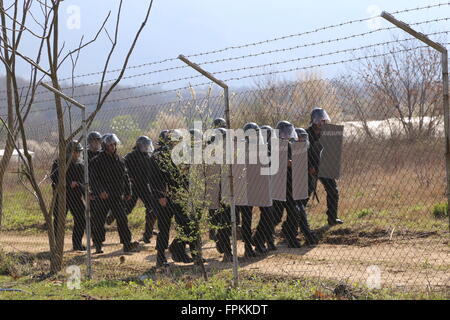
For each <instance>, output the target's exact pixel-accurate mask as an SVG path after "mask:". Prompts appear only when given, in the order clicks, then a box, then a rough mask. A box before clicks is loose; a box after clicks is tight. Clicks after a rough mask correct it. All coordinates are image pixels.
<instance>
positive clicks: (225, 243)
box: [207, 127, 233, 262]
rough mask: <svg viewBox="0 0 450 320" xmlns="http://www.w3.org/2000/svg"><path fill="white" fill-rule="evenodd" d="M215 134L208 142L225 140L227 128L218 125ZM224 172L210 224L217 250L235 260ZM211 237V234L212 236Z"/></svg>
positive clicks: (211, 212)
mask: <svg viewBox="0 0 450 320" xmlns="http://www.w3.org/2000/svg"><path fill="white" fill-rule="evenodd" d="M214 131H215V132H214V135H213V136H212V137H211V139H210V140H209V141H208V142H207V144H214V143H217V141H219V139H218V137H222V141H223V142H224V141H225V138H226V135H227V129H224V128H221V127H218V128H216V129H215V130H214ZM222 178H223V177H222V172H220V173H219V176H218V180H219V182H218V183H219V194H218V199H219V202H220V203H219V208H218V209H210V210H209V219H210V224H211V225H212V227H213V229H212V230H211V231H214V238H213V239H212V240H214V241H215V243H216V248H217V251H218V252H219V253H221V254H223V258H222V262H231V261H233V254H232V250H231V239H230V237H231V208H230V205H229V204H226V203H224V202H223V201H222V196H223V195H222V193H223V190H222V183H221V182H222V181H221V179H222ZM210 239H211V236H210Z"/></svg>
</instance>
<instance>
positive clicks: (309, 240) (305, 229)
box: [299, 210, 319, 246]
mask: <svg viewBox="0 0 450 320" xmlns="http://www.w3.org/2000/svg"><path fill="white" fill-rule="evenodd" d="M299 225H300V230H301V232H302V233H303V236H304V237H305V243H306V245H308V246H315V245H317V244H318V243H319V240H318V239H317V236H316V234H315V233H314V232H313V231H311V228H310V227H309V223H308V215H307V214H306V211H305V210H300V222H299Z"/></svg>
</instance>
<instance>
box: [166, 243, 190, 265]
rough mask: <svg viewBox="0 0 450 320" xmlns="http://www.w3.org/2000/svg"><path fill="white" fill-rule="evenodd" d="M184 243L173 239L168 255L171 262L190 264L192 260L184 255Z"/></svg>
mask: <svg viewBox="0 0 450 320" xmlns="http://www.w3.org/2000/svg"><path fill="white" fill-rule="evenodd" d="M185 246H186V245H185V243H184V242H182V241H180V240H177V239H175V240H174V241H172V244H171V245H170V246H169V251H170V254H171V255H172V260H173V261H175V262H182V263H191V262H193V261H194V260H193V259H192V258H191V257H189V256H188V255H187V253H186V247H185Z"/></svg>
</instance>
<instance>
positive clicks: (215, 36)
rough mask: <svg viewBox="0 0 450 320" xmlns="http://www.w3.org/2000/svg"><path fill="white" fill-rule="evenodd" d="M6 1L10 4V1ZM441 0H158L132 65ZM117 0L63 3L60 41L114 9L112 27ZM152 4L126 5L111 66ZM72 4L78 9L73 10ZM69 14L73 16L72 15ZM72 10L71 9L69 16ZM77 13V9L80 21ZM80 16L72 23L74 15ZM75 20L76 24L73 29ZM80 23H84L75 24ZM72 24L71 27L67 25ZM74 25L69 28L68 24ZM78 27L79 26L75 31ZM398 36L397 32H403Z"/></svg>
mask: <svg viewBox="0 0 450 320" xmlns="http://www.w3.org/2000/svg"><path fill="white" fill-rule="evenodd" d="M7 2H8V1H7ZM439 2H444V1H439V0H420V1H419V0H396V1H391V0H389V1H388V0H379V1H375V0H341V1H331V0H327V1H325V0H322V1H309V0H308V1H303V0H302V1H299V0H276V1H275V0H272V1H270V0H245V1H243V0H239V1H238V0H229V1H218V0H190V1H186V0H155V1H154V6H153V10H152V13H151V17H150V21H149V23H148V25H147V27H146V29H145V31H144V33H143V34H142V36H141V38H140V40H139V42H138V45H137V48H136V50H135V52H134V54H133V56H132V59H131V61H130V64H129V65H130V66H132V65H139V64H143V63H148V62H151V61H159V60H162V59H166V58H172V57H176V56H178V54H181V53H182V54H185V55H189V54H193V53H198V52H204V51H211V50H216V49H221V48H224V47H228V46H236V45H242V44H246V43H252V42H257V41H263V40H266V39H272V38H276V37H281V36H285V35H290V34H296V33H302V32H305V31H310V30H314V29H316V28H320V27H324V26H328V25H333V24H337V23H341V22H346V21H349V20H354V19H361V18H367V17H370V16H371V15H373V14H375V13H376V12H377V11H379V10H386V11H390V12H393V11H397V10H402V9H406V8H414V7H421V6H426V5H428V4H430V5H432V4H436V3H439ZM118 3H119V1H118V0H95V1H88V0H79V1H75V0H66V1H64V2H63V6H62V10H61V12H62V15H61V42H63V41H65V42H66V48H74V47H76V45H77V43H78V41H79V39H80V37H81V36H82V35H85V38H86V39H90V38H91V37H92V36H93V35H94V34H95V33H96V30H97V29H98V27H99V26H100V25H101V23H102V21H103V19H104V17H105V16H106V15H107V13H108V11H109V10H112V14H113V15H112V17H111V18H112V19H110V22H109V27H110V30H112V28H113V24H114V21H115V15H114V13H115V12H116V9H117V7H118ZM147 3H148V1H144V0H125V1H124V9H123V16H122V23H121V30H120V39H119V44H120V45H119V48H118V50H117V53H116V54H115V56H114V57H113V60H112V62H111V68H113V69H115V68H117V67H119V65H120V63H121V62H122V59H123V57H124V55H125V53H126V50H127V49H128V45H129V43H130V42H131V40H132V38H133V36H134V33H135V31H136V30H137V29H138V27H139V25H140V22H141V20H142V18H143V17H144V14H145V8H146V4H147ZM73 6H76V7H75V11H73V8H74V7H73ZM70 9H72V11H70ZM68 10H69V11H70V12H69V11H68ZM77 10H79V20H78V19H76V18H77V17H78V15H77ZM74 17H75V20H73V18H74ZM398 17H399V18H402V19H404V20H405V21H406V22H408V23H414V22H418V21H424V20H428V19H434V18H443V17H450V6H449V5H447V6H443V7H441V8H435V9H429V10H422V11H417V12H411V13H404V14H401V15H398ZM74 21H76V23H75V24H74ZM78 22H79V24H78ZM68 24H69V25H68ZM70 24H72V25H71V26H70ZM74 26H75V27H74ZM388 26H389V25H388V24H387V23H386V22H384V21H378V22H376V21H375V22H374V21H372V22H370V23H368V22H363V23H355V24H352V25H349V26H345V27H340V28H332V29H329V30H326V31H322V32H318V33H315V34H312V35H307V36H303V37H292V38H288V39H286V40H283V41H275V42H270V43H267V44H263V45H259V46H255V47H247V48H244V49H240V50H229V51H226V52H222V53H220V54H214V55H210V56H205V57H197V58H192V59H193V60H194V61H196V62H199V63H200V62H202V61H207V60H214V59H223V58H229V57H233V56H239V55H247V54H254V53H258V52H261V51H267V50H275V49H280V48H289V47H292V46H298V45H302V44H307V43H313V42H317V41H323V40H329V39H335V38H339V37H345V36H348V35H352V34H359V33H363V32H367V31H370V30H373V29H374V28H376V27H381V28H384V27H388ZM417 29H419V30H421V31H423V32H436V31H443V30H450V24H449V22H448V21H443V22H439V23H434V24H428V25H426V26H418V27H417ZM398 34H400V33H398ZM391 39H392V35H391V34H390V33H389V32H376V33H373V34H370V35H367V36H364V37H356V38H352V39H350V40H345V41H339V42H333V43H330V44H327V45H320V46H311V47H306V48H301V49H299V50H290V51H287V52H285V53H279V54H273V55H263V56H260V57H257V58H252V59H245V60H242V61H241V60H240V61H229V62H225V63H221V64H215V65H208V66H205V68H207V69H209V70H210V71H212V72H217V71H221V70H227V69H234V68H242V67H248V66H253V65H258V64H267V63H270V62H277V61H283V60H287V59H295V58H299V57H305V56H310V55H319V54H323V53H326V52H332V51H335V50H342V49H348V48H356V47H359V46H364V45H369V44H374V43H378V42H384V41H389V40H391ZM25 47H26V48H25V49H23V50H24V51H26V52H27V53H28V54H30V55H31V56H32V53H33V52H34V51H35V50H36V44H35V43H33V41H28V42H27V43H26V44H25ZM108 48H109V41H108V38H107V37H106V35H105V34H102V35H101V37H100V38H99V40H98V41H97V43H95V44H93V45H91V46H90V47H89V48H87V49H86V50H84V51H83V53H82V55H81V57H80V62H79V65H78V67H77V70H76V74H84V73H88V72H95V71H100V70H101V68H102V65H103V61H104V59H105V57H106V54H107V52H108V51H107V49H108ZM360 54H361V52H354V53H352V54H351V55H350V56H349V55H346V56H345V57H343V56H342V55H341V56H330V57H324V58H318V59H311V60H305V61H299V62H294V63H288V64H278V65H275V66H270V67H265V68H261V69H252V70H250V71H243V72H236V73H230V74H222V75H221V76H220V77H221V78H225V79H226V78H228V77H233V76H248V75H251V74H258V73H261V72H267V71H275V70H284V69H289V68H292V67H294V68H296V67H299V66H307V65H315V64H321V63H327V62H331V61H335V60H336V61H339V60H343V59H347V58H349V57H352V56H358V55H360ZM178 65H182V63H181V62H174V63H168V64H162V65H157V66H150V67H149V66H146V67H142V68H139V69H132V70H130V71H129V72H127V74H126V75H133V74H138V73H142V72H148V71H151V70H155V69H159V68H166V67H171V66H178ZM345 68H347V66H345V65H337V66H332V67H324V68H319V69H318V70H317V71H319V72H320V73H321V74H323V75H325V76H329V75H334V74H337V73H339V72H342V70H343V69H344V70H345ZM25 70H27V69H25V68H20V72H21V74H23V75H26V72H25ZM69 73H70V63H68V64H66V66H65V67H63V69H62V76H63V77H65V76H68V75H69ZM292 74H296V75H297V74H298V72H296V73H295V72H294V73H291V74H289V73H286V74H283V75H282V76H281V78H288V79H289V78H290V77H292ZM189 75H195V72H190V71H186V70H177V71H175V72H166V73H163V74H153V75H148V76H144V77H136V78H133V79H128V80H125V82H124V83H126V84H129V85H139V84H148V83H154V82H158V81H167V80H171V79H175V78H179V77H185V76H189ZM79 80H80V81H84V82H94V81H98V80H99V77H98V76H92V77H86V78H80V79H79ZM189 81H190V82H191V83H193V84H196V83H201V82H205V81H204V79H192V80H189ZM251 81H254V80H246V81H241V82H237V84H239V85H249V84H251ZM186 84H187V80H185V81H180V82H176V83H173V84H167V85H165V86H164V87H165V88H169V87H171V86H173V87H177V86H184V85H186Z"/></svg>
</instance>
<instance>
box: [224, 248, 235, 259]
mask: <svg viewBox="0 0 450 320" xmlns="http://www.w3.org/2000/svg"><path fill="white" fill-rule="evenodd" d="M222 262H225V263H227V262H233V254H232V253H231V248H230V249H229V250H225V252H224V254H223V258H222Z"/></svg>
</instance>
